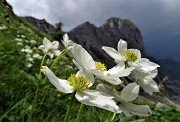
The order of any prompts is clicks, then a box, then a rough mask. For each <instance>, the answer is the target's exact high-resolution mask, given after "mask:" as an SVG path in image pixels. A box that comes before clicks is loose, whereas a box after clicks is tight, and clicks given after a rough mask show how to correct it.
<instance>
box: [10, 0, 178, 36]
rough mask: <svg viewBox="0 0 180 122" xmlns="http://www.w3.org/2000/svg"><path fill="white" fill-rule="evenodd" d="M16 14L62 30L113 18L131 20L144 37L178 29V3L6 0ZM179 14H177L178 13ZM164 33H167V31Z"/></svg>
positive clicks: (151, 0)
mask: <svg viewBox="0 0 180 122" xmlns="http://www.w3.org/2000/svg"><path fill="white" fill-rule="evenodd" d="M8 2H10V3H11V4H12V5H13V8H14V11H15V13H16V14H18V15H21V16H25V15H30V16H34V17H36V18H41V19H42V18H45V19H46V20H47V21H48V22H50V23H53V24H55V23H57V22H60V21H61V22H63V23H64V30H70V29H72V28H73V27H75V26H77V25H78V24H80V23H82V22H85V21H90V22H92V23H94V24H96V25H97V26H99V25H101V24H102V23H103V22H104V21H105V20H106V19H108V18H110V17H112V16H117V17H120V18H128V19H130V20H132V21H133V22H134V23H135V24H136V25H137V26H138V27H139V28H140V30H141V31H142V32H143V33H144V34H145V35H146V34H149V33H154V32H160V31H164V32H166V31H165V30H168V31H170V32H172V31H173V32H175V31H177V30H178V26H176V23H179V21H180V7H179V6H180V1H179V0H38V1H36V0H28V1H26V0H8ZM178 11H179V12H178ZM168 31H167V32H168Z"/></svg>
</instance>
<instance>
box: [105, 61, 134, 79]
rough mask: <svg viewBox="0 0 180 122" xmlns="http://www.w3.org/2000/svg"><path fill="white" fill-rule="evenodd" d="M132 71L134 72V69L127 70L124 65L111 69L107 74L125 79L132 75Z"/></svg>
mask: <svg viewBox="0 0 180 122" xmlns="http://www.w3.org/2000/svg"><path fill="white" fill-rule="evenodd" d="M132 70H134V67H130V68H127V69H125V66H124V63H123V65H122V64H118V65H116V66H115V67H113V68H111V69H109V70H108V71H107V72H108V73H109V74H110V75H114V76H117V77H125V76H128V75H129V74H130V73H131V71H132Z"/></svg>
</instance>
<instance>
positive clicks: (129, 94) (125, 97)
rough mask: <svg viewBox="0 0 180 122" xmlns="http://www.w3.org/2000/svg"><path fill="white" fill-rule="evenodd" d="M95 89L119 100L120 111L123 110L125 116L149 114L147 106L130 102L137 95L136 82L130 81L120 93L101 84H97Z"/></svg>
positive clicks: (137, 86)
mask: <svg viewBox="0 0 180 122" xmlns="http://www.w3.org/2000/svg"><path fill="white" fill-rule="evenodd" d="M97 89H98V90H100V91H102V92H104V93H106V94H109V95H112V96H114V97H115V99H116V100H117V101H118V102H119V107H120V109H121V111H122V112H124V114H125V115H126V116H131V114H134V115H138V116H149V115H150V114H151V110H150V107H149V106H147V105H135V104H133V103H131V102H132V101H133V100H135V99H136V98H137V97H138V95H139V85H137V84H136V83H130V84H128V85H127V86H125V87H124V88H123V90H122V91H121V92H120V95H119V93H118V91H116V90H115V89H113V90H112V88H110V87H109V86H105V85H103V84H99V85H98V86H97Z"/></svg>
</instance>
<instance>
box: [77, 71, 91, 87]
mask: <svg viewBox="0 0 180 122" xmlns="http://www.w3.org/2000/svg"><path fill="white" fill-rule="evenodd" d="M76 76H83V77H84V78H86V79H87V80H88V81H89V83H90V84H89V87H91V86H92V85H93V84H94V75H93V74H92V73H91V72H89V71H87V70H80V71H78V72H77V74H76Z"/></svg>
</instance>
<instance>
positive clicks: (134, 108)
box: [119, 102, 151, 116]
mask: <svg viewBox="0 0 180 122" xmlns="http://www.w3.org/2000/svg"><path fill="white" fill-rule="evenodd" d="M119 107H120V108H123V109H122V111H123V112H124V113H125V114H126V115H129V114H127V113H128V112H130V113H132V114H134V115H138V116H149V115H151V109H150V107H149V106H147V105H135V104H132V103H126V102H123V103H121V105H120V106H119Z"/></svg>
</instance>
